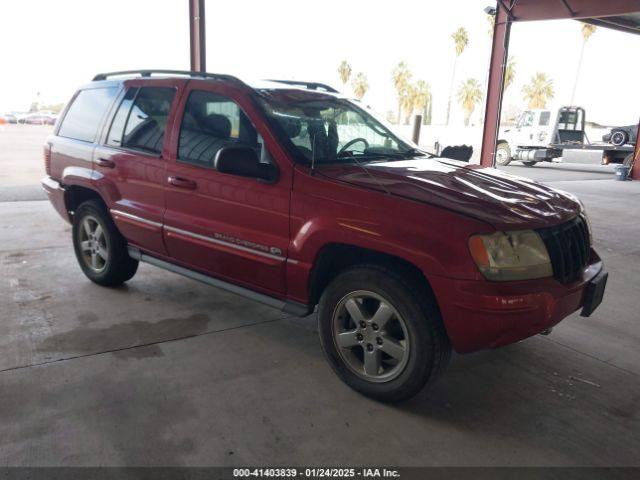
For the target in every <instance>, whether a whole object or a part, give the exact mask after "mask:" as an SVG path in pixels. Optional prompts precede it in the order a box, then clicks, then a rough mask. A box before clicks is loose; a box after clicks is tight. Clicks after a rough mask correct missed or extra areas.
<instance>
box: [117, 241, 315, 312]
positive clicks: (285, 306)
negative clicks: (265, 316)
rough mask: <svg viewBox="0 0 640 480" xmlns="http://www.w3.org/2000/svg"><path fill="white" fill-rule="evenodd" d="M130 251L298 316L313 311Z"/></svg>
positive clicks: (142, 257) (134, 250) (158, 263)
mask: <svg viewBox="0 0 640 480" xmlns="http://www.w3.org/2000/svg"><path fill="white" fill-rule="evenodd" d="M128 251H129V256H130V257H131V258H133V259H135V260H138V261H140V262H144V263H149V264H151V265H155V266H156V267H160V268H163V269H165V270H169V271H170V272H173V273H177V274H178V275H182V276H184V277H188V278H191V279H192V280H197V281H198V282H202V283H206V284H207V285H211V286H213V287H217V288H220V289H222V290H226V291H227V292H231V293H235V294H236V295H240V296H241V297H245V298H248V299H250V300H255V301H256V302H260V303H263V304H265V305H268V306H270V307H273V308H277V309H279V310H281V311H282V312H284V313H288V314H291V315H295V316H297V317H306V316H307V315H309V313H311V309H310V308H309V307H308V306H307V305H305V304H303V303H299V302H293V301H290V300H287V301H283V300H279V299H277V298H274V297H271V296H269V295H265V294H263V293H258V292H255V291H253V290H249V289H248V288H244V287H240V286H238V285H234V284H233V283H229V282H225V281H224V280H219V279H217V278H214V277H210V276H208V275H205V274H203V273H200V272H196V271H194V270H190V269H188V268H184V267H181V266H179V265H175V264H173V263H169V262H166V261H164V260H160V259H159V258H156V257H152V256H151V255H147V254H146V253H142V252H141V251H140V249H138V248H134V247H128Z"/></svg>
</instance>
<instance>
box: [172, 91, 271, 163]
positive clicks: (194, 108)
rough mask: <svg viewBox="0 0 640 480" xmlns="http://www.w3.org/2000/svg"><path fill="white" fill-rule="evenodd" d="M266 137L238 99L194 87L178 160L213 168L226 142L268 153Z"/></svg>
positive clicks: (186, 112)
mask: <svg viewBox="0 0 640 480" xmlns="http://www.w3.org/2000/svg"><path fill="white" fill-rule="evenodd" d="M262 144H263V141H262V138H261V137H260V135H258V132H257V131H256V129H255V127H254V126H253V124H252V123H251V121H250V120H249V118H248V117H247V116H246V114H245V113H244V112H243V111H242V110H241V109H240V107H239V106H238V104H237V103H235V102H234V101H233V100H231V99H230V98H228V97H225V96H224V95H219V94H217V93H212V92H205V91H200V90H194V91H192V92H191V94H190V95H189V98H188V100H187V104H186V106H185V110H184V115H183V117H182V124H181V126H180V139H179V143H178V161H180V162H183V163H189V164H192V165H196V166H199V167H207V168H213V164H214V159H215V157H216V153H218V151H219V150H220V149H221V148H222V147H225V146H231V145H243V146H247V147H251V148H254V149H255V150H256V153H258V154H259V155H261V158H263V157H264V154H265V151H264V149H263V146H262Z"/></svg>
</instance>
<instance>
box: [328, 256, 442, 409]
mask: <svg viewBox="0 0 640 480" xmlns="http://www.w3.org/2000/svg"><path fill="white" fill-rule="evenodd" d="M421 290H422V289H419V288H411V286H410V285H409V284H408V283H407V281H406V280H405V279H404V278H403V277H401V276H399V275H396V274H395V273H394V272H392V271H390V270H387V269H384V268H381V267H377V266H360V267H353V268H351V269H349V270H347V271H345V272H343V273H341V274H340V275H338V276H337V277H336V278H335V279H334V280H333V282H331V284H330V285H329V286H328V287H327V289H326V290H325V292H324V294H323V295H322V298H321V300H320V304H319V308H318V329H319V332H320V341H321V344H322V348H323V350H324V353H325V355H326V357H327V360H328V361H329V363H330V365H331V367H332V368H333V370H334V371H335V372H336V374H337V375H338V376H339V377H340V378H341V379H342V380H343V381H344V382H345V383H346V384H347V385H349V386H350V387H351V388H353V389H354V390H356V391H358V392H360V393H362V394H364V395H366V396H369V397H372V398H374V399H376V400H380V401H386V402H398V401H402V400H406V399H408V398H410V397H412V396H413V395H415V394H417V393H418V392H419V391H420V390H421V389H422V388H423V387H424V386H425V385H426V384H428V383H430V382H432V381H434V380H435V379H436V378H437V377H438V376H439V374H440V373H441V372H442V371H443V370H444V368H445V367H446V365H447V363H448V359H449V356H450V352H451V347H450V346H449V340H448V338H447V336H446V333H445V331H444V327H443V326H442V321H441V319H440V315H439V312H438V309H437V307H436V306H435V303H434V302H433V301H432V300H430V299H428V298H426V295H424V296H422V295H420V294H418V293H416V292H419V291H421Z"/></svg>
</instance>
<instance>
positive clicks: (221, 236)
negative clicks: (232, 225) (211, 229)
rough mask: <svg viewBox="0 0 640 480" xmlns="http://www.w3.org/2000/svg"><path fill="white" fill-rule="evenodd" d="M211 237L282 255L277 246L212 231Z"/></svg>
mask: <svg viewBox="0 0 640 480" xmlns="http://www.w3.org/2000/svg"><path fill="white" fill-rule="evenodd" d="M213 237H214V238H215V239H216V240H220V241H222V242H227V243H232V244H234V245H240V246H241V247H246V248H252V249H254V250H260V251H261V252H265V253H269V254H271V255H282V250H281V249H279V248H277V247H268V246H266V245H260V244H259V243H255V242H251V241H249V240H243V239H241V238H236V237H232V236H231V235H225V234H223V233H214V234H213Z"/></svg>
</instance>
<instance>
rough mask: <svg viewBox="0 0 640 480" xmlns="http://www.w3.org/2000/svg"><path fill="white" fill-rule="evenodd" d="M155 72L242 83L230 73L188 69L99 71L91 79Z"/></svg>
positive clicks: (143, 74) (147, 74) (148, 75)
mask: <svg viewBox="0 0 640 480" xmlns="http://www.w3.org/2000/svg"><path fill="white" fill-rule="evenodd" d="M156 73H157V74H164V75H185V76H188V77H194V78H212V79H216V80H229V81H232V82H240V83H242V80H240V79H239V78H236V77H234V76H232V75H224V74H218V73H207V72H194V71H190V70H123V71H121V72H109V73H99V74H97V75H96V76H95V77H93V81H94V82H97V81H99V80H106V79H107V78H109V77H119V76H124V75H140V76H141V77H150V76H151V75H153V74H156Z"/></svg>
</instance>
